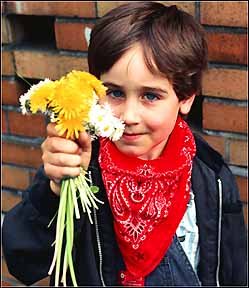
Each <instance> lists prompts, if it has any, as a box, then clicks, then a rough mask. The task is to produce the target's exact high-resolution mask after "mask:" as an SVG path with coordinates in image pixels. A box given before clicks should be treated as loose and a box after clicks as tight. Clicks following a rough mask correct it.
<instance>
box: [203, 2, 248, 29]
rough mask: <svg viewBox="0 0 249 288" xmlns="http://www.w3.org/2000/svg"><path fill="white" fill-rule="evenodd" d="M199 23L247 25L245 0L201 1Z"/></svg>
mask: <svg viewBox="0 0 249 288" xmlns="http://www.w3.org/2000/svg"><path fill="white" fill-rule="evenodd" d="M200 5H201V7H200V14H201V23H202V24H209V25H221V26H237V27H247V8H248V7H247V3H246V1H244V2H243V1H213V2H210V1H201V2H200Z"/></svg>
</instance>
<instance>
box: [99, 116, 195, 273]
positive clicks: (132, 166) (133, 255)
mask: <svg viewBox="0 0 249 288" xmlns="http://www.w3.org/2000/svg"><path fill="white" fill-rule="evenodd" d="M100 143H101V145H100V155H99V163H100V167H101V169H102V176H103V181H104V185H105V188H106V191H107V196H108V200H109V203H110V207H111V209H112V213H113V217H114V228H115V233H116V237H117V241H118V244H119V247H120V250H121V253H122V255H123V257H124V261H125V264H126V266H127V270H128V271H129V272H130V273H132V274H133V275H137V276H138V277H141V276H145V275H146V274H148V273H149V272H150V271H152V269H153V268H154V266H155V264H156V263H159V262H160V260H161V258H162V257H163V256H164V255H165V253H166V250H167V249H168V247H169V244H170V242H171V240H172V238H173V235H174V234H175V231H176V228H177V226H178V224H179V223H180V221H181V219H182V217H183V215H184V212H185V210H186V206H187V203H188V200H189V192H190V178H191V171H192V159H193V157H194V155H195V143H194V138H193V135H192V132H191V131H190V129H189V127H188V125H187V124H186V122H184V121H183V120H182V119H181V118H180V117H178V119H177V122H176V125H175V128H174V130H173V131H172V133H171V135H170V137H169V140H168V142H167V146H166V148H165V149H164V151H163V153H162V155H161V156H160V157H159V158H158V159H155V160H141V159H138V158H134V157H128V156H126V155H124V154H122V153H121V152H120V151H119V150H118V149H117V148H116V146H115V145H114V144H113V143H112V142H110V141H109V140H106V139H101V141H100ZM155 247H157V249H156V250H157V252H155ZM150 250H151V251H150ZM152 250H153V251H154V254H153V253H152ZM138 266H140V267H138Z"/></svg>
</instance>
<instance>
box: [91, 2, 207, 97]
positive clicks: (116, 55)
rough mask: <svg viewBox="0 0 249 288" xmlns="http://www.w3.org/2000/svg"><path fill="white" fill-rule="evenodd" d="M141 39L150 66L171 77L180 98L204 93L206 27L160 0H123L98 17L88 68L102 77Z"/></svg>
mask: <svg viewBox="0 0 249 288" xmlns="http://www.w3.org/2000/svg"><path fill="white" fill-rule="evenodd" d="M137 42H140V43H142V46H143V49H144V59H145V63H146V65H147V67H148V68H149V70H150V71H151V72H152V73H155V74H158V73H159V74H162V75H163V76H165V77H167V79H168V80H169V81H170V82H171V83H172V85H173V88H174V91H175V93H176V95H177V97H178V98H179V100H183V99H186V98H188V97H190V96H191V95H193V94H198V93H199V92H200V88H201V78H202V73H203V70H204V69H205V68H206V66H207V44H206V41H205V37H204V30H203V29H202V27H201V25H199V24H198V23H197V22H196V21H195V19H194V18H193V17H192V16H191V15H189V14H188V13H186V12H184V11H181V10H179V9H177V7H176V6H169V7H167V6H164V5H163V4H160V3H156V2H131V3H128V4H123V5H121V6H119V7H117V8H115V9H113V10H111V11H110V12H109V13H107V14H106V15H105V16H103V17H102V18H100V19H99V20H98V22H97V23H96V25H95V26H94V28H93V30H92V33H91V39H90V44H89V50H88V65H89V72H90V73H92V74H94V75H95V76H96V77H98V78H99V77H100V75H101V74H103V73H105V72H107V71H108V70H109V69H110V68H111V67H112V66H113V64H114V63H115V62H116V61H118V60H119V59H120V57H121V56H122V55H123V54H124V52H126V51H127V50H128V49H129V48H130V47H131V46H132V45H134V44H135V43H137Z"/></svg>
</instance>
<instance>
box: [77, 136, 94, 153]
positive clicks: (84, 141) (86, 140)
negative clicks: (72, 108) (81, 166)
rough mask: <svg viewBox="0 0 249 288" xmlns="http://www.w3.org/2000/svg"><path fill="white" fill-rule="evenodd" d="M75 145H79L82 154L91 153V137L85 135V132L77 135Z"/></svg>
mask: <svg viewBox="0 0 249 288" xmlns="http://www.w3.org/2000/svg"><path fill="white" fill-rule="evenodd" d="M77 143H79V145H80V147H81V148H82V151H83V152H89V153H91V151H92V144H91V143H92V141H91V136H90V135H89V134H87V132H80V133H79V138H78V139H77Z"/></svg>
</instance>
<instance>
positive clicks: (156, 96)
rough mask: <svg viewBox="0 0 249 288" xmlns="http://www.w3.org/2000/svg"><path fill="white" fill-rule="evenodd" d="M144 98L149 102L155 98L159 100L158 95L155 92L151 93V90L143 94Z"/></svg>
mask: <svg viewBox="0 0 249 288" xmlns="http://www.w3.org/2000/svg"><path fill="white" fill-rule="evenodd" d="M143 97H144V99H145V100H147V101H150V102H153V101H155V100H159V99H160V97H159V96H158V95H157V94H154V93H151V92H147V93H145V94H144V96H143Z"/></svg>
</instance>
